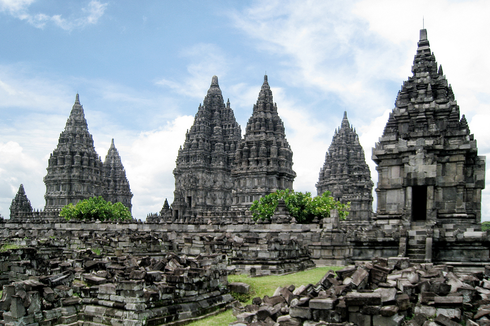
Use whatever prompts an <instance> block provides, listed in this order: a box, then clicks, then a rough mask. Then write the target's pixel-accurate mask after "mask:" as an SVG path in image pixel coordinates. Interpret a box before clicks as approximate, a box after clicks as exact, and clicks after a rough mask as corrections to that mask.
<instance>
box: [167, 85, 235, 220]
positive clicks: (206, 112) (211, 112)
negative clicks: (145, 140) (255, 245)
mask: <svg viewBox="0 0 490 326" xmlns="http://www.w3.org/2000/svg"><path fill="white" fill-rule="evenodd" d="M240 139H241V128H240V126H239V125H238V123H237V122H236V120H235V115H234V113H233V110H232V109H231V107H230V101H229V100H228V101H227V103H226V105H225V103H224V100H223V95H222V94H221V89H220V88H219V84H218V77H216V76H213V78H212V81H211V86H210V87H209V90H208V94H207V95H206V97H205V98H204V101H203V104H202V105H199V109H198V111H197V113H196V116H195V118H194V124H193V125H192V127H191V129H190V130H188V132H187V133H186V136H185V142H184V146H183V147H181V148H180V149H179V153H178V156H177V161H176V167H175V169H174V176H175V191H174V202H173V204H172V208H173V214H174V217H175V218H181V217H188V216H194V215H197V214H202V213H203V212H207V211H214V212H220V211H227V210H229V209H230V207H231V204H232V189H233V180H232V177H231V169H232V166H233V164H234V159H235V151H236V148H237V145H238V143H239V141H240Z"/></svg>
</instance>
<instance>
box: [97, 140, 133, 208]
mask: <svg viewBox="0 0 490 326" xmlns="http://www.w3.org/2000/svg"><path fill="white" fill-rule="evenodd" d="M103 169H104V182H105V188H104V196H103V197H104V199H105V200H107V201H110V202H112V203H116V202H121V203H122V204H123V205H124V206H126V207H127V208H129V210H131V207H132V205H131V198H133V194H132V193H131V188H130V187H129V181H128V179H127V178H126V171H125V170H124V166H123V164H122V162H121V156H119V152H118V151H117V148H116V146H114V139H112V141H111V147H110V148H109V151H108V152H107V156H106V157H105V160H104V165H103Z"/></svg>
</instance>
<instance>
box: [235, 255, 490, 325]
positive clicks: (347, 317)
mask: <svg viewBox="0 0 490 326" xmlns="http://www.w3.org/2000/svg"><path fill="white" fill-rule="evenodd" d="M234 314H235V316H236V317H237V321H236V322H233V323H231V324H230V325H234V326H242V325H257V326H258V325H271V326H272V325H278V326H296V325H305V326H306V325H308V326H313V325H331V326H334V325H335V326H340V325H359V326H385V325H386V326H399V325H410V326H436V325H443V326H456V325H461V324H463V325H467V326H470V325H471V326H477V325H480V326H483V325H490V266H488V267H486V268H485V271H484V272H474V273H465V274H460V273H455V272H454V271H453V268H452V266H448V265H434V264H432V263H426V264H410V262H409V259H408V258H405V257H394V258H389V259H385V258H375V259H373V261H372V262H369V263H366V262H365V263H362V264H357V265H356V266H350V267H346V268H344V269H342V270H340V271H337V272H336V273H334V272H333V271H329V272H328V273H327V274H326V275H325V276H324V277H323V278H322V279H321V280H320V281H319V282H318V283H316V284H309V285H307V286H304V285H302V286H299V287H297V288H295V287H294V286H293V285H292V286H289V287H284V288H282V287H280V288H278V289H277V290H276V291H275V293H274V295H273V296H271V297H268V296H265V297H264V298H254V299H253V303H252V304H251V305H247V306H245V307H237V308H235V309H234Z"/></svg>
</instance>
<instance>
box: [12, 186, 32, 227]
mask: <svg viewBox="0 0 490 326" xmlns="http://www.w3.org/2000/svg"><path fill="white" fill-rule="evenodd" d="M31 212H32V205H31V201H30V200H29V199H28V198H27V195H26V192H25V190H24V185H22V184H21V185H20V187H19V190H18V191H17V194H16V195H15V198H14V199H13V200H12V203H11V204H10V218H11V219H14V218H16V217H17V216H18V215H22V214H28V213H31Z"/></svg>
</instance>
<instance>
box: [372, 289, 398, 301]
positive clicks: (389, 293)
mask: <svg viewBox="0 0 490 326" xmlns="http://www.w3.org/2000/svg"><path fill="white" fill-rule="evenodd" d="M373 292H374V293H379V294H380V296H381V302H382V303H383V304H386V303H388V302H392V301H393V302H394V301H395V298H396V289H395V288H377V289H375V290H374V291H373Z"/></svg>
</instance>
